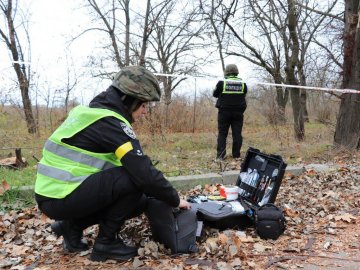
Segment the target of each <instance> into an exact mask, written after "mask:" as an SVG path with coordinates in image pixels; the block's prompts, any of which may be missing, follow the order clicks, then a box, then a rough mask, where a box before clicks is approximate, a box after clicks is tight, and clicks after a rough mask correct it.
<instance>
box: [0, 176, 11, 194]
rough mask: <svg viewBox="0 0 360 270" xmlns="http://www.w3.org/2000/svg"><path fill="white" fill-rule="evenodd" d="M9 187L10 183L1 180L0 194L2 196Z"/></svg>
mask: <svg viewBox="0 0 360 270" xmlns="http://www.w3.org/2000/svg"><path fill="white" fill-rule="evenodd" d="M9 189H10V185H9V184H8V182H6V180H5V179H4V180H2V182H1V185H0V196H2V195H3V194H4V193H5V192H6V191H7V190H9Z"/></svg>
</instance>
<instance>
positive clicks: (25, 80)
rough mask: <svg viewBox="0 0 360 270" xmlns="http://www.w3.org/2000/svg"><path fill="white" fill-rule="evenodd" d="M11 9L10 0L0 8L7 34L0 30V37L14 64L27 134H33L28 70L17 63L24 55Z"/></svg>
mask: <svg viewBox="0 0 360 270" xmlns="http://www.w3.org/2000/svg"><path fill="white" fill-rule="evenodd" d="M17 4H18V3H17V2H16V3H15V7H17ZM13 8H14V7H13V2H12V1H11V0H9V1H8V3H7V6H5V4H4V5H3V6H2V8H1V11H2V12H3V13H4V15H5V17H6V23H7V30H8V33H6V32H4V31H3V30H2V29H0V37H2V38H3V40H4V41H5V44H6V46H7V48H8V49H9V51H10V53H11V56H12V60H13V61H14V62H15V63H14V64H13V68H14V71H15V73H16V77H17V80H18V83H19V88H20V92H21V98H22V103H23V110H24V114H25V121H26V125H27V128H28V132H29V133H30V134H35V133H36V131H37V126H36V122H35V118H34V115H33V112H32V106H31V101H30V97H29V85H30V68H29V70H28V73H27V72H26V67H25V65H24V64H23V63H22V64H20V63H19V62H24V54H23V49H22V46H21V44H20V43H19V39H18V33H17V32H16V28H15V26H14V20H15V16H16V11H17V10H15V11H14V12H13ZM25 31H26V32H27V31H28V30H27V29H25ZM29 46H30V44H29Z"/></svg>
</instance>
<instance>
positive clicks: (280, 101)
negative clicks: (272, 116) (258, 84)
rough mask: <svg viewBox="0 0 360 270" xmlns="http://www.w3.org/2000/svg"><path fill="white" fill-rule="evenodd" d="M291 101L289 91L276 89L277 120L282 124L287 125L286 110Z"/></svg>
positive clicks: (280, 88)
mask: <svg viewBox="0 0 360 270" xmlns="http://www.w3.org/2000/svg"><path fill="white" fill-rule="evenodd" d="M288 99H289V90H287V89H285V90H283V89H282V87H279V86H277V87H276V103H277V112H276V114H277V119H278V120H279V122H280V123H283V124H284V123H286V115H285V109H286V104H287V102H288Z"/></svg>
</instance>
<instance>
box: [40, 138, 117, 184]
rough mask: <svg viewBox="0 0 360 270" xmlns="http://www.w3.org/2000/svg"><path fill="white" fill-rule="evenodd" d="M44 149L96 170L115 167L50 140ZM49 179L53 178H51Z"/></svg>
mask: <svg viewBox="0 0 360 270" xmlns="http://www.w3.org/2000/svg"><path fill="white" fill-rule="evenodd" d="M44 148H45V149H46V150H47V151H49V152H52V153H54V154H56V155H58V156H61V157H63V158H67V159H70V160H72V161H73V162H76V163H81V164H85V165H88V166H91V167H94V168H97V169H99V170H106V169H110V168H114V167H115V165H114V164H112V163H109V162H106V161H104V160H102V159H99V158H95V157H92V156H89V155H86V154H85V153H81V152H78V151H75V150H72V149H69V148H66V147H64V146H62V145H59V144H56V143H54V142H52V141H50V140H47V141H46V143H45V146H44ZM51 177H53V176H51ZM53 178H56V179H59V180H63V181H66V180H65V179H62V178H61V177H53Z"/></svg>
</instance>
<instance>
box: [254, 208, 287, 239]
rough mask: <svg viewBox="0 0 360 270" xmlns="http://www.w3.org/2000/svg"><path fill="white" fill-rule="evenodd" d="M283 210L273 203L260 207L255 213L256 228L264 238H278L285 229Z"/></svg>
mask: <svg viewBox="0 0 360 270" xmlns="http://www.w3.org/2000/svg"><path fill="white" fill-rule="evenodd" d="M285 222H286V220H285V216H284V213H283V211H282V210H281V209H280V208H278V207H277V206H276V205H274V204H272V203H268V204H265V205H263V206H261V207H259V208H258V209H257V211H256V213H255V228H256V232H257V234H258V235H259V236H260V237H261V238H262V239H273V240H276V239H278V238H279V236H280V235H281V234H282V233H283V232H284V231H285V227H286V226H285Z"/></svg>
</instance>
